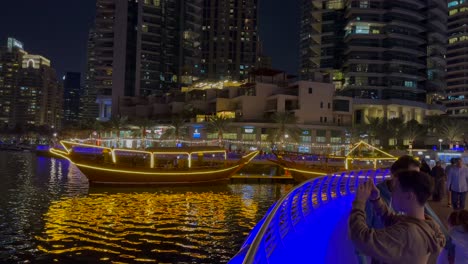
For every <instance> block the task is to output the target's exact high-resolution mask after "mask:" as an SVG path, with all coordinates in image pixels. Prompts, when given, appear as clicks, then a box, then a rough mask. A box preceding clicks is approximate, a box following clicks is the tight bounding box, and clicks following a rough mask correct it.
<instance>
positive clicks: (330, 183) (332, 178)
mask: <svg viewBox="0 0 468 264" xmlns="http://www.w3.org/2000/svg"><path fill="white" fill-rule="evenodd" d="M335 178H336V174H333V176H332V177H331V179H330V181H329V182H328V188H327V196H328V199H327V202H328V201H330V200H331V199H332V198H333V197H332V189H333V182H334V180H335Z"/></svg>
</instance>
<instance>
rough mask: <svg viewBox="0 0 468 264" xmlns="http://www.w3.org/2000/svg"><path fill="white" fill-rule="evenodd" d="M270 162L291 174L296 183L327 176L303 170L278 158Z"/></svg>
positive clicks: (322, 173) (318, 172)
mask: <svg viewBox="0 0 468 264" xmlns="http://www.w3.org/2000/svg"><path fill="white" fill-rule="evenodd" d="M270 161H271V162H273V163H275V164H278V165H279V166H281V167H282V168H283V169H284V170H285V172H286V173H289V174H291V177H292V178H293V179H294V180H295V181H296V182H298V183H300V182H304V181H307V180H310V179H313V178H317V177H320V176H324V175H327V172H325V171H319V170H312V169H309V168H303V167H302V166H300V165H297V164H295V163H294V162H291V161H287V160H284V159H281V158H278V160H270Z"/></svg>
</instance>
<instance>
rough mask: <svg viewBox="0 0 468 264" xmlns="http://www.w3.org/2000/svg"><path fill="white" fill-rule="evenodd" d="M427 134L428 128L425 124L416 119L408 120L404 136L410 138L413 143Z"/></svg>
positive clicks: (410, 142)
mask: <svg viewBox="0 0 468 264" xmlns="http://www.w3.org/2000/svg"><path fill="white" fill-rule="evenodd" d="M425 134H426V129H425V128H424V126H423V125H421V124H419V123H418V121H416V120H414V119H413V120H410V121H408V122H406V123H405V125H404V131H403V137H404V139H406V140H408V141H409V144H411V145H412V144H413V142H414V141H415V140H416V139H417V138H418V137H421V136H424V135H425Z"/></svg>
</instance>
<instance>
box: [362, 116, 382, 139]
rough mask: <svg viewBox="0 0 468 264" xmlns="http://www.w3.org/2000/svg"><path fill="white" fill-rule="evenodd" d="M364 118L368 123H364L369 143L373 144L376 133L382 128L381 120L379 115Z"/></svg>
mask: <svg viewBox="0 0 468 264" xmlns="http://www.w3.org/2000/svg"><path fill="white" fill-rule="evenodd" d="M366 118H367V122H368V123H367V124H366V125H365V127H366V129H367V133H368V134H369V141H370V142H369V143H370V144H372V145H373V144H374V141H375V139H376V138H377V135H379V133H380V132H381V130H382V125H383V120H382V118H380V117H369V116H366Z"/></svg>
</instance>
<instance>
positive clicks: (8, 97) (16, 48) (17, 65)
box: [0, 38, 27, 128]
mask: <svg viewBox="0 0 468 264" xmlns="http://www.w3.org/2000/svg"><path fill="white" fill-rule="evenodd" d="M25 54H27V53H26V52H25V51H24V50H23V43H21V42H20V41H18V40H16V39H14V38H8V43H7V46H5V47H0V122H1V124H0V128H7V127H9V126H13V125H14V124H13V123H12V122H11V119H12V116H13V112H14V109H13V107H14V91H15V88H16V85H17V78H18V72H19V71H20V69H21V66H22V59H23V56H24V55H25Z"/></svg>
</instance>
